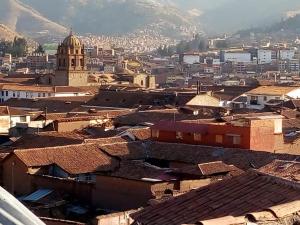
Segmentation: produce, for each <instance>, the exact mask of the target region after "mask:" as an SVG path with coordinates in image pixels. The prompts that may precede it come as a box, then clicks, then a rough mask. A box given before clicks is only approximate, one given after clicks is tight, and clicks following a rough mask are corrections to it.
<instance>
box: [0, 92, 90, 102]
mask: <svg viewBox="0 0 300 225" xmlns="http://www.w3.org/2000/svg"><path fill="white" fill-rule="evenodd" d="M85 95H87V93H84V92H36V91H13V90H2V91H0V102H5V101H7V100H8V99H11V98H20V99H34V98H48V97H73V96H85Z"/></svg>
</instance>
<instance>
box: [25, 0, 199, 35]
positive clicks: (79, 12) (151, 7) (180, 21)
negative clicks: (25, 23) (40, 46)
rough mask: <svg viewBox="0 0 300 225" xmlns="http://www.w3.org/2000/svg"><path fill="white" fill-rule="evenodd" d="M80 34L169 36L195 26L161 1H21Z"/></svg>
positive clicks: (189, 19)
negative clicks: (148, 30)
mask: <svg viewBox="0 0 300 225" xmlns="http://www.w3.org/2000/svg"><path fill="white" fill-rule="evenodd" d="M21 1H22V2H23V3H25V4H27V5H29V6H30V7H32V8H34V9H35V10H37V11H39V12H40V13H41V14H43V15H45V16H46V17H47V18H49V19H50V20H52V21H55V22H56V23H59V24H63V25H65V26H67V27H72V28H73V29H74V30H75V31H76V32H78V33H82V34H83V33H92V34H109V35H122V34H126V33H131V32H133V31H136V30H140V29H145V28H148V27H152V28H153V27H155V29H157V31H158V32H159V33H162V34H165V35H168V36H169V35H173V34H178V33H179V32H178V31H179V28H180V26H184V27H190V26H193V25H195V24H194V23H193V19H192V18H191V17H189V15H188V13H186V12H184V11H180V10H179V9H178V8H176V7H173V6H171V5H169V4H163V3H162V1H160V0H122V1H120V0H51V1H49V0H21ZM57 5H59V7H57Z"/></svg>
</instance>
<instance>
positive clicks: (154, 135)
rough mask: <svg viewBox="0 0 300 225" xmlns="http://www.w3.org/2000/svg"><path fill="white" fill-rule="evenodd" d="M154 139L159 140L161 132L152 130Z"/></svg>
mask: <svg viewBox="0 0 300 225" xmlns="http://www.w3.org/2000/svg"><path fill="white" fill-rule="evenodd" d="M152 137H154V138H158V137H159V130H152Z"/></svg>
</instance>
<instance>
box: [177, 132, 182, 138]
mask: <svg viewBox="0 0 300 225" xmlns="http://www.w3.org/2000/svg"><path fill="white" fill-rule="evenodd" d="M176 139H178V140H182V139H183V133H182V132H176Z"/></svg>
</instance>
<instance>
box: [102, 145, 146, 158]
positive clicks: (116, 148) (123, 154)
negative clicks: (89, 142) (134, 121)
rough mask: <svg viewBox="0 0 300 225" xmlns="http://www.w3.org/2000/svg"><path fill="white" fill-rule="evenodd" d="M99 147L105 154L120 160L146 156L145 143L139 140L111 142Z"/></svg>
mask: <svg viewBox="0 0 300 225" xmlns="http://www.w3.org/2000/svg"><path fill="white" fill-rule="evenodd" d="M100 148H101V149H102V150H103V151H105V152H106V153H107V154H109V155H111V156H115V157H118V158H121V159H122V160H132V159H145V158H146V157H147V151H146V144H145V143H143V142H141V141H135V142H123V143H117V144H112V143H111V144H107V145H101V146H100Z"/></svg>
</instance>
